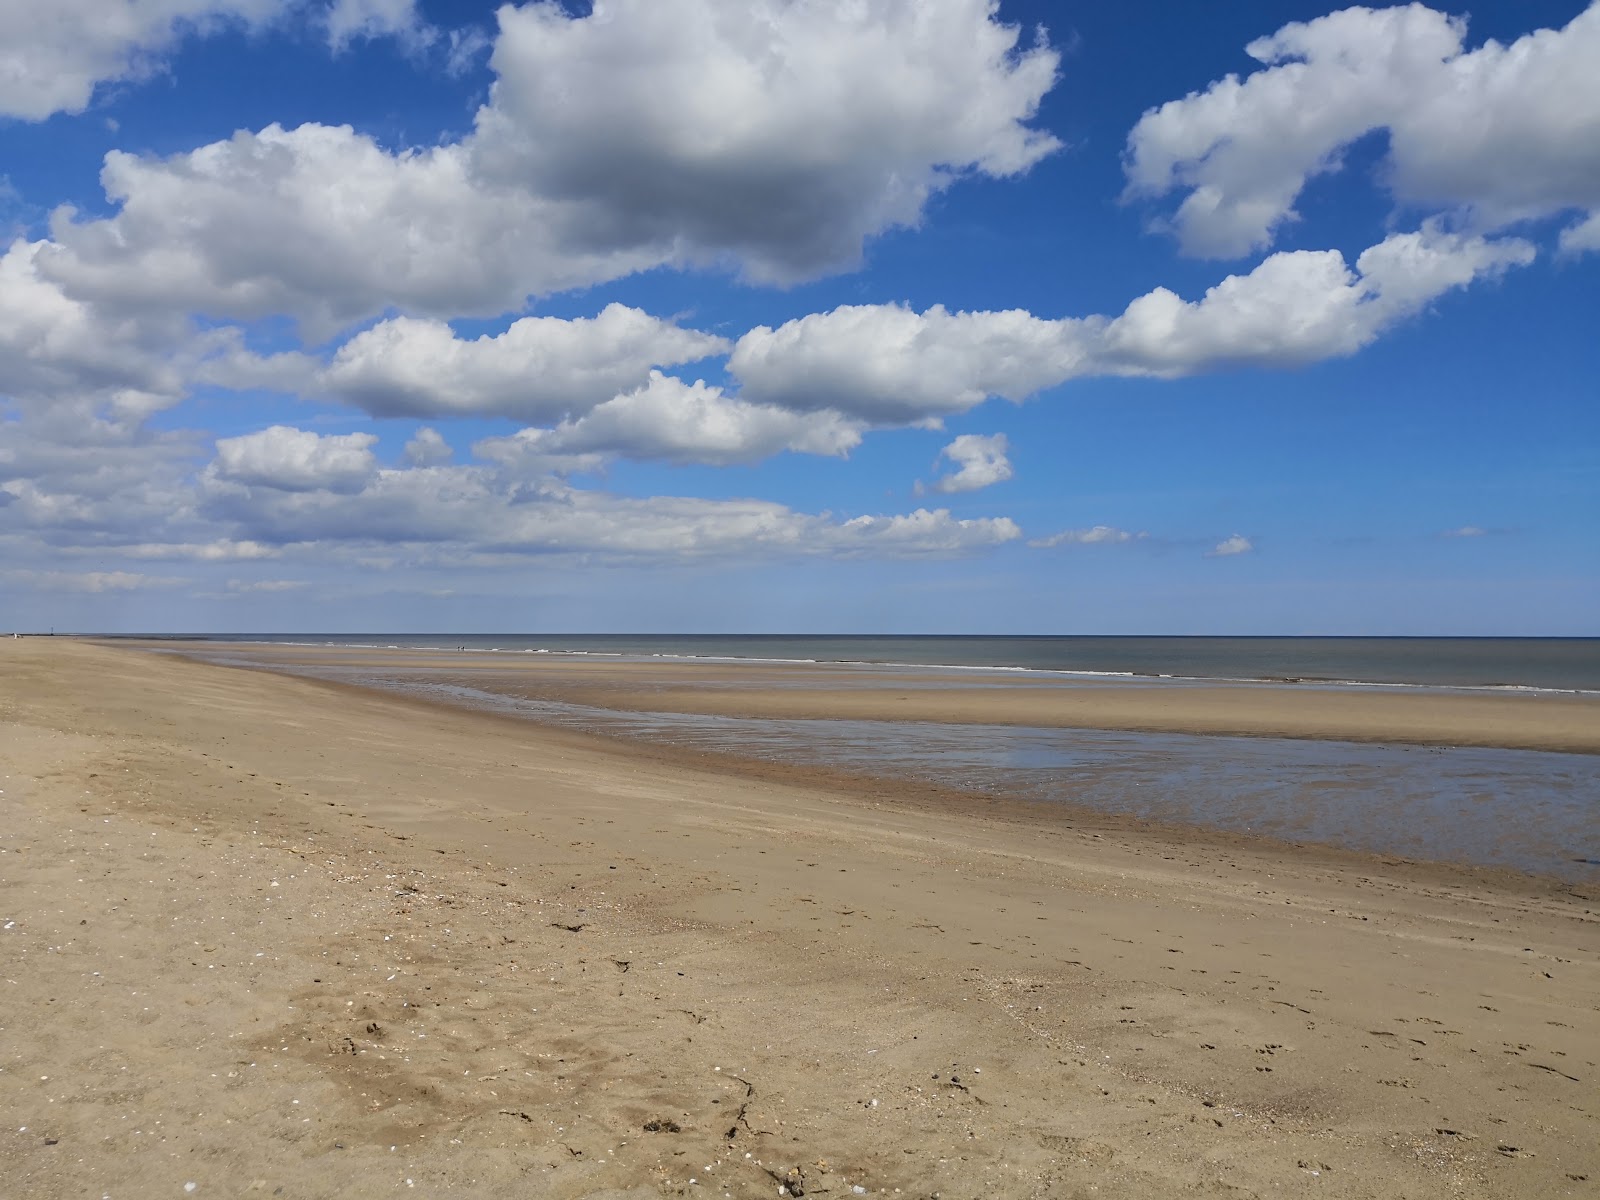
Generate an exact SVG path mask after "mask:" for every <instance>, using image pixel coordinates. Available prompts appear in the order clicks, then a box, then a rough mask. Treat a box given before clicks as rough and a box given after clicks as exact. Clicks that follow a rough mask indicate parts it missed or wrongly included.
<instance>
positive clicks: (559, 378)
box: [318, 304, 728, 422]
mask: <svg viewBox="0 0 1600 1200" xmlns="http://www.w3.org/2000/svg"><path fill="white" fill-rule="evenodd" d="M727 347H728V342H727V341H726V340H725V339H723V338H720V337H714V336H712V335H711V334H706V333H699V332H696V331H695V330H691V329H682V328H679V327H678V326H677V325H674V324H672V323H671V322H669V321H663V320H661V319H659V318H657V317H653V316H651V315H650V314H649V313H646V312H642V311H641V310H639V309H637V308H628V307H627V306H625V305H621V304H608V305H607V306H606V307H605V308H604V309H602V310H601V312H600V313H599V315H598V316H595V317H588V318H583V317H580V318H577V319H575V320H570V321H569V320H562V319H561V318H558V317H523V318H522V319H521V320H519V321H515V322H513V323H512V325H511V327H510V328H508V329H507V330H506V331H505V332H504V333H502V334H498V335H496V336H492V337H491V336H484V337H480V338H477V339H475V340H468V339H464V338H459V337H457V336H456V335H455V333H454V332H453V331H452V330H451V329H450V327H449V326H448V325H446V324H445V323H444V322H443V321H431V320H420V319H417V318H413V317H397V318H394V319H392V320H388V321H383V322H380V323H379V324H377V325H375V326H374V327H373V328H371V329H369V330H366V331H365V332H362V333H359V334H357V335H356V336H355V337H353V338H351V339H350V340H349V341H348V342H346V343H345V344H344V345H343V346H341V347H340V348H339V351H338V353H337V354H336V355H335V356H334V359H333V362H332V363H331V364H330V365H329V367H328V369H327V370H326V371H324V372H323V373H322V375H321V377H320V380H319V381H318V386H320V387H321V388H322V389H323V390H325V391H327V392H329V393H331V394H333V395H335V396H338V397H339V398H341V399H343V400H346V401H348V402H349V403H352V404H356V405H359V406H360V407H362V408H364V409H366V410H367V411H368V412H370V413H373V414H374V415H376V416H385V417H393V416H421V417H442V416H468V415H471V416H504V417H511V418H514V419H516V420H520V421H528V422H546V421H556V420H559V419H561V418H563V417H569V416H574V415H579V414H582V413H584V412H587V411H588V410H589V409H591V408H593V407H594V406H595V405H597V404H600V403H601V402H603V401H606V400H609V399H611V398H612V397H614V396H616V395H617V394H618V393H619V392H624V391H628V390H630V389H632V388H635V387H637V386H639V385H641V384H643V383H645V382H646V380H648V379H649V377H650V369H651V368H652V367H658V366H672V365H675V364H678V363H686V362H693V361H695V360H697V359H702V358H706V357H707V356H709V355H711V354H715V353H719V352H721V351H723V350H726V349H727Z"/></svg>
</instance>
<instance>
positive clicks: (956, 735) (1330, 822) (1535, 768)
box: [293, 667, 1600, 881]
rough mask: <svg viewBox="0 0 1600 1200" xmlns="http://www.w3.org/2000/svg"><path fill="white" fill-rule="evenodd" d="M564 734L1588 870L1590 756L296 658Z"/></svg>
mask: <svg viewBox="0 0 1600 1200" xmlns="http://www.w3.org/2000/svg"><path fill="white" fill-rule="evenodd" d="M293 669H294V670H295V672H296V673H304V674H308V675H316V676H321V677H328V678H338V679H341V680H343V681H345V682H350V683H358V684H361V685H363V686H368V687H375V688H379V689H383V690H386V691H396V692H401V693H404V694H408V695H413V696H419V697H425V698H428V699H433V700H439V701H444V702H447V703H452V704H457V705H463V706H466V707H471V708H478V709H484V710H489V711H495V712H500V713H506V714H511V715H517V716H522V717H526V718H529V719H532V720H538V721H541V722H544V723H548V724H553V725H558V726H561V727H564V728H570V729H579V730H583V731H587V732H595V733H606V734H612V735H619V736H626V737H634V738H640V739H643V740H646V741H650V742H655V743H660V744H666V745H672V746H680V747H692V748H695V749H699V750H705V751H711V752H716V753H725V754H734V755H740V756H745V757H753V758H758V759H763V760H767V761H772V762H780V763H787V764H792V765H801V766H827V767H834V768H842V769H845V770H849V771H854V772H858V773H862V774H871V775H878V776H884V777H890V778H898V779H913V780H926V781H928V782H930V783H937V784H939V785H941V786H944V787H953V788H960V789H964V790H968V791H973V792H979V793H985V794H990V795H997V796H1005V797H1011V798H1017V799H1024V800H1032V801H1043V802H1055V803H1071V804H1074V805H1079V806H1082V807H1085V808H1088V809H1092V810H1095V811H1099V812H1105V813H1114V814H1121V815H1127V816H1134V817H1140V818H1144V819H1148V820H1155V821H1162V822H1168V823H1174V824H1182V825H1196V826H1202V827H1209V828H1214V829H1221V830H1228V831H1231V832H1238V833H1251V834H1259V835H1265V836H1269V837H1274V838H1281V839H1284V840H1287V841H1296V842H1300V841H1305V842H1321V843H1325V844H1329V845H1333V846H1340V847H1343V848H1346V849H1351V850H1361V851H1368V852H1373V853H1382V854H1394V855H1400V856H1404V857H1407V858H1420V859H1433V860H1443V861H1451V862H1459V863H1469V864H1474V865H1480V866H1494V867H1508V868H1512V869H1515V870H1520V871H1528V872H1533V873H1537V874H1543V875H1554V876H1558V877H1561V878H1564V879H1568V880H1574V881H1591V880H1600V755H1586V754H1561V753H1554V752H1548V751H1537V750H1508V749H1495V748H1483V747H1428V746H1405V745H1381V744H1370V743H1357V742H1338V741H1312V740H1301V739H1290V738H1267V737H1228V736H1221V735H1211V734H1207V735H1195V734H1157V733H1131V732H1119V731H1106V730H1088V729H1050V728H1030V727H1025V726H1023V727H1019V726H1000V725H967V724H937V723H907V722H898V721H896V722H891V721H864V720H815V719H809V720H780V719H770V718H746V717H716V716H702V715H693V714H682V713H667V712H625V711H615V710H611V709H603V708H592V707H588V706H584V705H575V704H566V703H560V702H553V701H547V700H532V699H526V698H523V697H518V696H510V695H504V694H501V693H498V692H495V691H491V690H487V689H484V688H474V687H469V686H464V685H462V684H460V683H455V682H441V681H438V680H436V679H430V678H427V677H426V676H423V677H420V678H419V677H416V676H409V677H408V676H400V675H386V674H375V673H371V672H367V671H352V670H350V669H348V668H342V669H334V670H327V669H319V668H315V667H296V668H293Z"/></svg>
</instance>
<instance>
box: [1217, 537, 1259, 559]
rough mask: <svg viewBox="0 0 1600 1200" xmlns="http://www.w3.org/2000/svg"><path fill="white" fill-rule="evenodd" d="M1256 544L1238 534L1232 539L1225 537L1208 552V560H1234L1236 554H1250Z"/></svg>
mask: <svg viewBox="0 0 1600 1200" xmlns="http://www.w3.org/2000/svg"><path fill="white" fill-rule="evenodd" d="M1255 548H1256V547H1255V543H1253V542H1252V541H1251V540H1250V539H1249V538H1247V537H1245V536H1244V535H1243V534H1240V533H1236V534H1234V535H1233V536H1232V537H1225V538H1223V539H1222V540H1221V541H1220V542H1218V543H1217V544H1216V545H1215V546H1214V547H1212V548H1211V549H1210V550H1209V551H1207V552H1206V557H1207V558H1232V557H1233V556H1234V555H1236V554H1249V553H1251V552H1252V551H1253V550H1254V549H1255Z"/></svg>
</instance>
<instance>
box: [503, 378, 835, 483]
mask: <svg viewBox="0 0 1600 1200" xmlns="http://www.w3.org/2000/svg"><path fill="white" fill-rule="evenodd" d="M860 441H861V425H860V423H859V422H856V421H851V420H847V419H846V418H844V417H842V416H840V415H839V414H838V413H835V412H827V411H823V412H809V413H797V412H793V411H791V410H789V409H785V408H778V407H776V406H775V405H770V404H751V403H749V402H748V401H745V400H742V399H740V398H738V397H736V396H729V395H727V394H726V393H724V391H723V390H722V389H721V388H719V387H713V386H711V385H708V384H707V383H706V382H705V381H704V380H696V381H695V382H694V383H686V382H684V381H683V380H681V379H677V378H674V377H673V376H670V375H663V374H661V372H659V371H652V372H651V373H650V379H649V382H648V383H646V384H645V385H644V386H643V387H639V388H636V389H634V390H632V391H629V392H625V393H623V394H622V395H620V396H616V397H613V398H612V399H610V400H607V401H606V402H605V403H604V404H601V405H600V406H599V407H597V408H595V409H594V410H593V411H591V412H589V413H587V414H585V415H584V416H582V417H580V418H578V419H576V420H571V421H563V422H562V423H561V424H560V425H558V426H556V427H555V428H554V429H526V430H523V431H522V432H521V433H519V434H516V435H514V436H513V437H512V438H506V439H499V440H498V441H491V442H480V443H479V446H478V450H479V453H487V454H488V455H490V456H491V457H493V456H495V455H496V454H501V455H503V454H505V453H506V452H507V451H508V450H509V449H511V448H513V447H514V448H515V449H516V450H517V452H518V453H519V454H532V455H536V456H540V457H544V456H573V455H576V456H585V455H594V456H611V455H622V456H624V457H627V458H634V459H664V460H666V461H668V462H678V463H708V464H711V465H714V466H729V465H731V464H734V463H750V462H756V461H759V460H760V459H764V458H770V457H772V456H773V455H774V454H778V453H780V452H782V451H784V450H793V451H795V452H797V453H800V454H821V455H832V456H839V455H844V454H847V453H848V452H849V451H850V450H852V449H854V448H855V447H856V446H857V445H858V444H860Z"/></svg>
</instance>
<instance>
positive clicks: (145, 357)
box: [0, 239, 191, 412]
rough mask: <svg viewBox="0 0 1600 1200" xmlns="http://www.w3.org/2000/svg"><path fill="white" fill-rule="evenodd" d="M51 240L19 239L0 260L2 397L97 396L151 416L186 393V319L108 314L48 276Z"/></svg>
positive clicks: (0, 389)
mask: <svg viewBox="0 0 1600 1200" xmlns="http://www.w3.org/2000/svg"><path fill="white" fill-rule="evenodd" d="M45 249H46V243H43V242H30V241H26V240H23V239H18V240H17V241H14V242H12V243H11V245H10V246H9V247H8V248H7V249H6V251H5V254H4V255H3V256H0V394H5V395H10V396H12V397H14V398H17V399H24V400H28V399H32V400H51V401H58V400H62V399H65V398H69V397H75V398H90V397H92V398H97V399H99V400H102V401H104V402H106V403H112V404H115V405H116V406H117V407H119V408H120V409H121V410H123V411H125V412H135V411H137V412H150V411H153V410H154V409H157V408H162V407H166V406H167V405H170V404H173V403H176V402H177V401H178V400H179V399H180V398H181V397H182V395H183V392H184V387H185V379H184V362H183V358H184V355H183V354H182V353H180V351H182V350H183V349H184V347H185V345H186V343H187V342H189V340H190V336H191V335H190V330H189V325H188V322H187V321H185V320H183V319H181V318H175V317H171V316H165V315H162V314H159V313H157V314H152V313H148V312H147V313H143V314H139V313H128V314H121V315H112V314H107V313H105V312H103V311H101V310H99V309H97V308H96V307H95V306H94V305H92V304H88V303H85V302H83V301H81V300H76V299H74V298H72V297H71V296H68V295H67V294H66V293H65V292H64V291H63V290H62V289H61V287H60V286H59V285H58V284H56V283H55V282H53V281H51V280H50V279H48V278H46V277H44V276H43V275H42V274H41V272H40V270H39V258H40V255H41V253H43V252H44V250H45Z"/></svg>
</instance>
